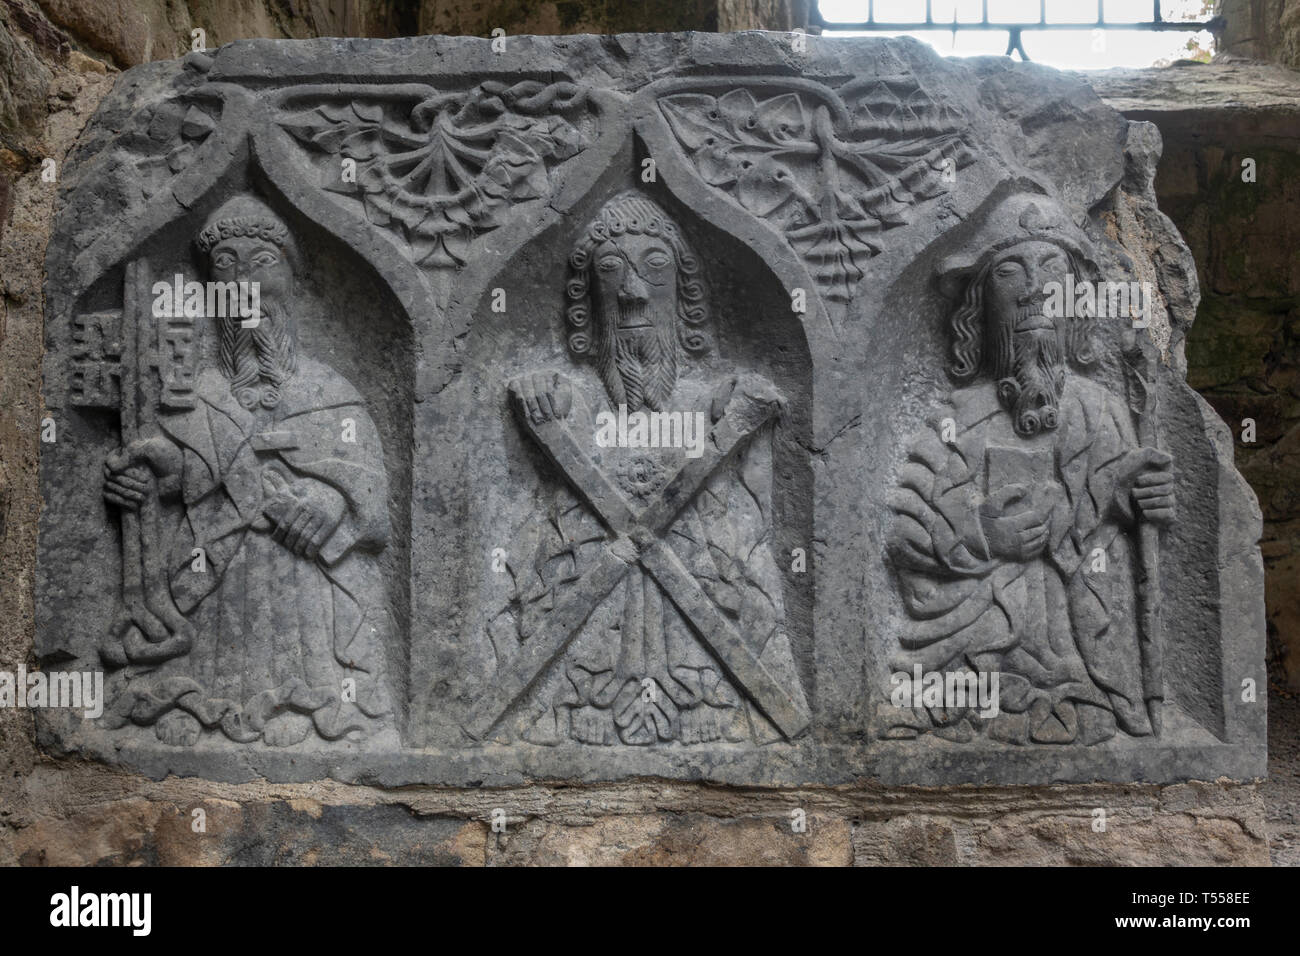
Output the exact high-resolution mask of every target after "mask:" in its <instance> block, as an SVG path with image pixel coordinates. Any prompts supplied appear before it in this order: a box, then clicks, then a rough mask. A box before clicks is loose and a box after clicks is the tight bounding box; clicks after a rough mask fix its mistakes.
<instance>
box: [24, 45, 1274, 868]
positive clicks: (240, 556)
mask: <svg viewBox="0 0 1300 956" xmlns="http://www.w3.org/2000/svg"><path fill="white" fill-rule="evenodd" d="M792 42H793V41H792V40H791V38H788V37H786V38H782V37H777V36H771V35H769V36H762V35H741V36H736V37H731V38H722V37H712V36H697V35H689V36H669V37H660V36H623V37H618V38H615V39H614V40H612V41H609V40H601V39H597V38H593V37H577V38H570V39H561V38H550V39H547V38H532V37H522V38H511V39H510V40H509V41H508V45H507V48H506V53H505V54H501V53H496V52H493V50H492V48H491V47H490V45H489V44H488V43H487V41H480V40H472V39H459V40H457V39H449V38H421V39H419V40H409V41H397V42H393V43H390V44H384V43H363V42H348V41H319V42H312V43H303V44H285V43H281V44H275V43H263V42H254V43H237V44H233V45H231V46H228V47H225V48H223V49H222V50H221V51H219V52H218V53H217V54H216V55H215V56H214V57H212V58H211V59H209V58H206V57H192V58H190V59H189V60H188V61H187V64H186V65H184V66H182V65H181V64H176V63H171V64H157V65H153V66H150V67H147V68H141V69H138V70H133V71H131V72H129V73H127V74H124V75H123V77H122V78H121V79H120V80H119V81H118V84H117V86H116V87H115V91H114V93H113V95H112V96H111V97H110V98H109V99H108V100H107V101H106V102H105V104H104V105H103V106H102V108H101V110H100V113H99V114H98V117H97V119H96V120H95V121H94V122H93V123H92V124H91V126H90V128H88V129H87V131H86V132H85V134H83V137H82V140H81V145H80V146H79V150H78V152H77V154H75V155H74V157H73V161H72V162H71V163H69V167H70V169H69V173H68V175H67V176H66V177H65V180H64V187H63V192H62V194H61V212H60V214H59V219H58V225H57V229H56V235H55V237H54V239H53V241H52V242H51V245H50V252H49V257H48V260H47V271H48V276H49V279H48V284H47V287H46V303H47V346H48V353H47V361H46V368H45V371H46V392H45V394H46V404H47V407H48V408H49V409H50V415H51V416H52V417H53V419H54V420H55V422H56V424H57V426H58V430H59V433H58V434H59V437H58V440H57V441H56V442H54V443H52V444H49V445H46V446H45V447H44V449H43V451H44V455H43V462H42V469H43V471H42V482H43V490H44V496H45V502H46V510H45V512H44V514H43V517H42V538H41V559H40V568H39V579H38V596H39V598H38V611H39V615H38V631H37V642H36V650H37V654H38V657H40V659H42V660H43V661H45V662H46V663H47V667H49V668H51V669H53V668H59V669H65V670H67V669H76V668H98V667H100V666H104V667H106V668H107V669H108V671H109V681H108V684H109V693H110V697H111V700H110V704H109V708H108V711H107V712H106V715H105V717H104V718H103V719H100V720H98V721H85V722H83V721H81V720H80V719H78V718H77V717H75V716H73V715H72V714H70V713H69V712H66V711H64V712H50V713H42V714H41V717H42V720H41V733H42V741H43V743H44V745H45V746H46V747H47V748H48V749H50V750H51V751H52V752H55V753H62V752H67V751H76V752H81V753H84V754H87V755H91V756H94V757H96V758H98V759H103V760H108V761H110V762H113V763H120V764H123V765H125V766H128V767H132V768H137V769H140V770H143V771H145V772H146V773H148V774H150V775H154V776H161V775H163V774H165V773H167V772H172V773H178V774H197V775H200V776H203V777H206V778H209V779H214V780H242V779H251V778H254V777H257V776H262V777H266V778H268V779H271V780H283V781H294V780H315V779H321V778H324V777H334V778H336V779H340V780H357V781H364V782H374V783H379V784H384V785H394V784H404V783H410V782H418V781H424V782H435V783H452V784H477V783H480V782H486V783H489V784H510V783H518V782H521V781H526V780H530V779H539V778H560V777H563V778H570V779H581V780H600V779H617V778H621V777H626V776H639V775H651V776H661V777H685V778H692V779H697V778H698V779H707V780H720V781H728V782H735V783H755V784H764V785H772V784H786V785H791V784H794V785H797V784H800V783H807V782H828V783H836V782H841V781H847V780H852V779H859V778H868V779H880V780H883V781H886V782H888V783H893V784H906V783H920V784H934V783H968V782H974V783H998V782H1003V783H1047V782H1055V781H1087V780H1135V781H1175V780H1182V779H1188V778H1202V779H1205V778H1215V777H1219V776H1227V777H1233V778H1249V777H1253V776H1257V775H1259V774H1261V773H1262V768H1263V757H1264V741H1263V733H1264V707H1265V704H1264V693H1263V690H1264V675H1263V667H1262V662H1263V649H1262V637H1263V614H1262V576H1261V570H1260V563H1259V553H1258V550H1257V548H1256V546H1255V542H1256V540H1257V537H1258V523H1259V514H1258V509H1257V507H1256V506H1255V504H1254V500H1253V497H1252V496H1251V495H1250V492H1249V491H1248V489H1246V487H1245V485H1244V483H1242V481H1241V480H1240V478H1239V477H1238V476H1237V474H1236V473H1235V471H1234V470H1233V468H1232V456H1231V443H1230V440H1229V439H1228V438H1227V437H1226V431H1225V429H1224V427H1223V425H1222V423H1221V422H1219V421H1218V419H1217V418H1216V417H1215V416H1214V414H1213V412H1211V411H1209V409H1208V407H1207V406H1205V405H1204V403H1203V402H1201V401H1200V399H1199V398H1198V397H1197V396H1196V395H1195V393H1193V392H1191V391H1190V389H1188V388H1187V387H1186V385H1185V384H1184V382H1183V380H1182V369H1183V366H1182V359H1181V350H1182V343H1183V338H1184V336H1185V334H1186V331H1187V328H1188V326H1189V324H1190V322H1191V320H1192V317H1193V315H1194V313H1195V308H1196V298H1197V292H1196V283H1195V272H1194V269H1193V268H1192V267H1191V265H1190V257H1189V255H1188V253H1187V250H1186V247H1185V246H1184V245H1183V244H1182V242H1181V240H1180V239H1179V238H1178V236H1177V233H1176V232H1175V231H1174V230H1173V228H1172V226H1171V225H1170V224H1169V222H1168V220H1167V219H1165V218H1164V217H1163V216H1162V215H1161V214H1160V213H1159V211H1158V210H1157V209H1156V208H1155V205H1154V193H1153V191H1152V189H1151V177H1152V174H1153V172H1154V162H1155V159H1156V157H1157V156H1158V155H1159V143H1158V136H1156V135H1155V134H1154V131H1153V129H1152V128H1151V127H1149V126H1147V125H1144V124H1132V123H1128V122H1127V121H1125V120H1124V119H1123V118H1122V117H1120V116H1119V115H1118V114H1116V113H1114V112H1113V111H1111V110H1110V109H1108V108H1106V107H1105V106H1103V105H1102V104H1101V102H1100V101H1099V100H1098V99H1097V98H1096V96H1095V94H1093V93H1092V91H1091V90H1090V89H1088V88H1087V86H1086V85H1084V84H1082V83H1081V82H1079V81H1078V80H1077V79H1071V78H1069V77H1066V76H1063V75H1061V74H1058V73H1055V72H1053V71H1050V70H1044V69H1041V68H1037V67H1034V66H1032V65H1011V64H1009V63H1007V62H1006V61H1003V60H976V61H972V62H970V63H968V64H961V63H956V62H951V61H942V60H939V59H938V58H936V57H935V56H934V55H933V54H932V53H930V52H929V51H928V50H927V49H926V48H923V47H921V46H920V45H918V44H915V43H909V42H885V41H826V40H820V39H818V40H813V39H808V40H807V41H806V42H807V48H806V50H804V51H800V50H798V49H795V48H794V47H792V46H791V43H792ZM800 42H803V41H800ZM506 56H508V59H502V57H506ZM504 64H508V66H506V67H505V68H506V70H507V73H508V72H509V71H515V75H513V76H507V77H506V78H503V75H504V74H503V72H502V70H503V65H504ZM323 78H327V79H328V82H323ZM1017 270H1018V271H1017ZM176 274H181V275H182V276H183V277H184V278H186V279H213V280H222V281H224V280H233V279H256V280H257V281H259V282H261V283H262V289H263V298H262V303H263V305H264V306H265V310H264V313H263V323H262V325H259V327H258V328H256V329H247V328H241V327H240V323H239V321H238V317H236V318H235V319H234V320H230V319H221V318H218V317H216V316H213V317H211V318H210V319H206V320H205V319H203V318H202V317H199V316H188V317H187V316H184V315H180V316H158V315H156V314H155V309H154V308H153V303H154V300H155V298H156V297H157V295H158V293H157V292H156V291H155V289H154V283H155V282H156V281H158V280H160V279H163V280H169V279H170V278H171V277H172V276H174V275H176ZM1067 274H1068V275H1069V276H1070V280H1071V281H1073V282H1083V281H1096V280H1110V281H1116V282H1120V281H1123V282H1130V281H1131V282H1148V283H1149V284H1150V286H1151V288H1152V289H1153V290H1154V302H1153V306H1152V310H1151V315H1150V323H1149V326H1150V327H1149V328H1147V329H1144V330H1139V331H1138V332H1137V336H1136V337H1135V336H1133V334H1132V330H1131V328H1130V326H1131V322H1129V321H1126V320H1125V321H1121V320H1120V319H1117V318H1112V319H1108V320H1106V321H1095V322H1070V323H1068V324H1067V323H1066V320H1065V319H1060V320H1058V321H1057V322H1056V324H1055V327H1053V323H1052V322H1050V321H1048V320H1047V319H1046V318H1045V317H1042V318H1040V316H1041V312H1042V310H1041V308H1039V309H1037V310H1035V309H1032V308H1031V309H1028V310H1023V309H1022V305H1023V304H1024V303H1020V301H1019V300H1020V299H1021V298H1022V297H1024V296H1025V295H1029V300H1028V301H1029V304H1030V305H1033V304H1034V302H1037V303H1039V305H1040V306H1041V298H1042V292H1043V285H1042V283H1043V282H1044V281H1047V280H1049V279H1052V278H1060V279H1064V278H1065V277H1066V275H1067ZM1015 323H1025V328H1024V329H1022V330H1020V332H1018V333H1016V334H1012V332H1011V331H1010V330H1011V329H1012V328H1013V327H1014V324H1015ZM1034 323H1039V324H1040V325H1041V328H1035V327H1034ZM999 330H1004V331H1005V334H1006V337H1007V340H1008V341H1007V344H1005V345H1004V346H1003V348H1004V351H1003V352H1001V353H999V352H998V351H997V343H998V342H1000V341H1002V340H1001V339H998V338H997V337H996V333H998V332H999ZM954 333H955V338H954ZM1058 340H1059V342H1060V343H1061V348H1060V354H1059V355H1058V354H1057V350H1056V349H1055V347H1053V346H1051V345H1050V344H1044V343H1051V342H1056V341H1058ZM1136 343H1142V346H1141V347H1136ZM1031 347H1032V348H1035V349H1040V352H1039V353H1038V358H1037V359H1033V360H1031V359H1029V358H1027V356H1028V355H1030V354H1031V353H1030V352H1022V351H1021V350H1022V349H1029V348H1031ZM1040 369H1041V370H1042V371H1039V370H1040ZM123 396H125V400H124V399H123ZM620 405H621V406H626V407H627V408H628V409H629V411H630V412H632V413H644V412H645V411H647V410H649V411H655V412H678V413H681V414H682V415H683V416H684V417H683V418H682V421H686V422H692V423H693V422H694V421H695V420H696V416H697V415H698V420H699V421H701V422H702V432H705V433H707V434H708V438H707V440H706V441H705V442H704V443H703V444H702V445H701V446H699V452H700V454H699V455H698V456H695V455H694V454H691V453H688V451H689V449H688V448H683V447H670V448H654V449H635V448H627V447H612V448H611V447H607V445H606V444H605V443H602V442H601V441H598V440H596V433H597V430H598V428H599V426H600V425H601V423H602V419H601V418H600V417H598V416H600V415H601V413H610V412H616V411H617V409H618V408H619V406H620ZM948 419H951V422H948V421H946V420H948ZM949 425H951V429H950V428H949ZM678 437H681V433H680V432H679V433H678ZM1157 448H1158V449H1159V450H1157ZM119 449H123V450H119ZM106 476H107V483H105V478H106ZM1017 485H1019V486H1023V487H1020V488H1017V487H1015V486H1017ZM105 495H106V497H107V501H108V503H109V507H107V508H105V507H104V506H103V505H101V504H100V501H101V500H102V496H105ZM1171 499H1176V501H1177V514H1178V517H1176V518H1175V517H1174V515H1173V512H1172V507H1171V506H1172V501H1171ZM88 548H91V549H94V551H95V553H96V554H97V555H99V556H100V558H99V560H97V561H96V562H94V563H89V562H86V561H85V560H84V559H82V558H81V556H82V554H84V552H85V551H86V549H88ZM195 548H199V549H201V553H200V554H198V555H196V554H195ZM196 559H201V561H200V562H199V564H198V565H196V564H195V563H194V562H195V560H196ZM1147 580H1149V581H1150V582H1151V583H1150V584H1149V585H1144V584H1143V583H1142V582H1143V581H1147ZM913 666H919V667H921V668H922V670H923V671H927V672H947V673H953V674H955V673H966V672H969V673H971V674H972V675H973V676H978V675H986V676H991V675H992V674H994V673H996V674H999V675H1000V676H1001V678H1002V684H1001V687H1002V693H1003V696H1002V698H1001V708H1002V709H1001V712H1000V713H999V714H997V715H996V716H992V717H991V719H989V718H987V717H981V716H979V715H977V714H974V713H972V712H971V709H970V708H963V707H960V706H950V707H946V708H945V707H935V706H932V705H930V704H929V703H928V702H923V703H925V706H920V707H906V708H900V707H898V706H895V702H894V701H891V691H892V690H894V689H895V686H896V683H897V682H896V681H891V674H893V673H895V672H902V673H909V674H910V673H911V668H912V667H913ZM1243 682H1253V684H1254V685H1255V687H1256V690H1255V693H1254V695H1249V694H1243V692H1242V688H1243ZM539 839H541V840H543V842H544V837H539ZM741 842H743V839H742V840H741ZM942 843H943V841H942V840H939V841H937V842H936V844H935V846H936V847H939V846H941V845H942ZM740 852H741V851H740V850H737V853H740ZM935 852H940V850H938V849H936V851H935Z"/></svg>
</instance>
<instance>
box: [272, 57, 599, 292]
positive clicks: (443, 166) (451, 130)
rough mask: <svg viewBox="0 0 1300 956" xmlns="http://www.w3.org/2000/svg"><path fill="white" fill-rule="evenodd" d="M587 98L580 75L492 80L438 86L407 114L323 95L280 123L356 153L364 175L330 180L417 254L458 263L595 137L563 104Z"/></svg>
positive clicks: (314, 144)
mask: <svg viewBox="0 0 1300 956" xmlns="http://www.w3.org/2000/svg"><path fill="white" fill-rule="evenodd" d="M584 105H585V99H584V97H583V95H582V93H581V92H580V91H579V90H578V89H577V88H576V87H574V86H573V84H571V83H564V82H560V83H552V84H549V85H547V84H543V83H540V82H537V81H525V82H522V83H517V84H515V85H513V86H505V85H504V84H501V83H496V82H489V83H483V84H480V85H479V86H478V87H475V88H474V89H472V90H469V91H467V92H463V93H434V94H432V95H430V96H429V97H427V98H426V99H425V100H423V101H422V102H420V103H418V104H417V105H415V106H414V108H412V109H410V111H409V113H407V114H406V115H397V111H395V110H393V109H392V108H391V107H386V106H385V105H384V104H382V103H379V102H373V101H362V100H353V101H350V102H347V103H341V104H340V103H333V102H330V103H322V104H320V105H317V106H315V107H314V108H312V109H310V110H306V111H303V112H300V113H296V114H293V115H290V116H287V117H285V118H283V119H281V120H280V125H281V126H282V127H283V128H284V129H285V130H287V131H288V132H289V133H290V134H292V135H293V136H294V137H295V138H296V139H298V140H299V141H300V142H302V143H304V144H305V145H307V146H308V147H310V148H312V149H315V150H318V151H320V152H323V153H328V154H332V155H337V156H341V157H344V158H347V159H352V160H354V161H355V162H356V182H355V183H352V182H345V181H343V180H341V179H340V180H336V181H334V182H331V183H330V184H329V185H327V186H326V188H328V189H330V190H331V191H334V192H338V193H343V194H345V195H351V196H354V197H356V198H358V199H360V201H361V203H362V206H363V209H364V214H365V216H366V218H367V220H368V221H370V222H371V223H373V224H375V225H377V226H380V227H382V228H388V229H391V230H394V231H396V232H397V233H398V234H399V235H401V236H402V238H403V239H404V240H405V241H406V242H407V243H408V245H409V246H410V248H411V250H412V254H413V256H414V257H415V260H416V261H417V262H421V263H425V264H428V265H432V266H438V267H456V266H459V265H462V264H463V263H464V262H465V261H466V257H467V254H468V246H469V243H470V242H471V241H472V239H473V237H474V236H475V235H476V234H477V233H479V232H482V231H486V230H490V229H493V228H496V226H498V225H499V224H500V221H501V220H502V218H503V216H504V214H505V213H506V211H507V210H508V209H509V208H510V206H511V205H512V204H513V203H517V202H524V201H527V200H531V199H538V198H541V197H544V196H546V195H548V194H549V193H550V191H551V177H550V170H551V168H552V167H553V166H555V165H556V164H558V163H560V162H563V161H565V160H567V159H570V158H572V157H573V156H574V155H576V154H577V153H578V152H579V151H581V150H582V149H583V148H584V147H585V145H586V142H587V139H586V137H585V136H584V134H583V132H582V130H581V129H580V128H579V127H577V126H575V125H574V124H573V123H571V122H570V121H569V120H568V119H566V118H565V117H564V116H562V115H559V114H560V113H570V114H574V113H576V112H577V111H578V110H580V109H581V108H583V107H584Z"/></svg>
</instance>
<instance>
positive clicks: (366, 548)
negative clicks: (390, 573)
mask: <svg viewBox="0 0 1300 956" xmlns="http://www.w3.org/2000/svg"><path fill="white" fill-rule="evenodd" d="M196 246H197V249H198V252H199V253H200V256H201V258H202V259H203V260H204V262H205V264H206V265H207V267H208V272H209V277H210V279H211V280H213V281H218V282H250V283H251V282H256V283H258V287H259V290H260V300H261V315H260V317H259V318H256V319H253V320H247V321H245V320H243V319H241V317H240V316H238V315H235V316H231V317H228V318H226V317H223V318H215V317H209V321H210V322H212V323H214V327H213V328H211V329H210V330H209V331H210V333H211V334H212V335H213V336H214V337H215V342H216V349H215V350H214V351H215V356H214V359H215V360H214V361H211V362H208V363H206V364H204V365H202V366H201V367H200V368H199V369H198V371H197V374H196V375H195V376H194V381H193V393H194V400H193V401H192V403H191V404H192V407H190V408H182V409H175V408H173V409H168V408H165V407H164V408H160V409H159V410H158V412H157V420H156V422H154V423H153V424H152V427H151V428H150V429H149V430H148V433H147V434H145V433H142V434H141V435H140V436H139V437H138V438H136V439H135V440H133V441H131V442H130V443H129V444H128V445H127V446H126V447H124V448H123V449H121V450H120V451H119V452H117V453H115V454H114V455H112V456H110V458H109V460H108V462H107V463H106V466H105V473H106V482H105V486H104V493H105V497H106V498H107V500H108V501H109V502H110V504H112V505H113V506H115V507H117V508H118V509H121V511H122V512H123V524H124V528H125V527H126V526H127V525H128V519H130V521H131V522H134V521H135V520H136V517H137V515H138V516H139V519H140V520H141V522H142V523H141V527H142V528H145V529H146V531H145V534H144V536H143V537H144V540H143V541H142V544H143V546H144V551H145V553H146V555H145V560H144V565H145V581H144V583H143V586H142V590H143V591H144V594H143V596H139V595H136V596H135V597H134V599H133V596H132V595H131V594H127V595H126V599H127V600H126V603H127V607H128V611H129V612H130V617H129V618H128V619H127V620H126V621H124V622H123V625H122V626H121V627H120V628H119V629H117V630H115V632H114V633H113V634H112V635H111V637H110V638H109V640H108V641H107V642H106V643H105V645H104V647H103V649H102V652H101V654H102V656H103V658H104V660H105V662H106V663H107V664H108V665H109V666H110V667H112V668H115V669H116V671H117V676H116V681H117V683H118V685H119V686H118V695H117V700H116V702H115V704H113V705H112V711H113V714H114V715H115V716H116V718H117V719H118V720H119V721H122V722H124V721H125V720H128V719H129V720H132V721H134V722H136V723H138V724H146V725H147V724H152V725H154V727H155V730H156V734H157V736H158V738H159V739H161V740H162V741H164V742H166V743H169V744H174V745H193V744H194V743H196V742H197V741H198V740H199V738H200V737H201V736H202V735H203V734H204V732H205V731H208V730H211V731H217V730H219V731H220V732H222V733H224V734H225V735H226V736H227V737H229V738H230V739H231V740H234V741H237V742H243V743H247V742H252V741H256V740H262V741H264V742H265V743H266V744H268V745H272V746H288V745H292V744H296V743H298V742H300V741H303V740H304V739H306V738H307V737H308V736H309V735H310V734H312V733H313V732H314V733H315V734H317V735H319V736H320V737H322V738H324V739H327V740H337V739H341V738H344V737H347V738H349V739H357V738H360V737H364V736H366V735H369V734H371V733H374V732H376V731H378V730H380V729H381V728H383V727H385V726H386V724H387V720H386V715H388V714H389V713H390V712H391V707H390V703H389V697H388V691H387V688H386V682H385V675H384V667H383V651H382V641H383V638H384V629H385V628H386V627H387V620H388V616H387V612H386V610H385V601H384V593H385V591H384V586H383V582H382V579H381V577H380V570H379V567H378V564H377V562H376V558H375V555H376V553H377V552H379V551H380V550H382V549H383V548H384V547H385V546H386V545H387V543H388V539H389V518H388V504H387V498H388V491H387V477H386V473H385V470H384V464H383V451H382V448H381V446H380V440H379V432H378V431H377V430H376V428H375V425H374V422H373V421H372V420H371V418H370V416H369V414H368V413H367V411H366V408H365V403H364V402H363V401H362V399H361V396H360V395H359V394H358V393H357V392H356V390H355V389H354V388H353V387H352V386H351V385H350V384H349V383H348V382H347V381H346V380H345V379H344V378H343V377H342V376H340V375H339V374H338V373H337V372H336V371H334V370H333V369H332V368H330V367H329V366H327V365H324V364H323V363H320V362H317V361H315V360H313V359H311V358H309V357H308V356H306V355H303V354H302V353H301V352H300V351H299V349H298V346H297V329H296V322H297V321H298V320H299V319H308V320H309V319H310V316H302V315H300V314H299V313H298V312H296V310H295V298H294V282H295V278H296V273H297V271H298V251H297V246H296V243H295V241H294V238H293V236H292V235H291V233H290V231H289V228H288V226H287V225H286V224H285V223H284V221H283V220H282V219H280V217H278V216H277V215H276V214H275V213H274V212H272V210H271V209H270V208H269V207H267V206H266V205H265V204H264V203H262V202H261V201H259V200H257V199H255V198H253V197H251V196H239V197H236V198H234V199H232V200H230V201H229V202H227V203H226V204H225V205H224V206H222V207H221V208H220V209H219V210H218V211H217V212H216V213H215V215H213V217H212V218H211V220H210V221H209V222H208V223H207V224H206V225H205V227H204V228H203V229H202V231H201V232H200V233H199V234H198V236H197V239H196ZM146 513H149V514H150V515H151V517H150V521H152V522H154V524H152V525H146V524H144V517H145V514H146ZM124 540H125V542H126V543H125V547H126V549H127V554H126V559H127V561H128V562H129V561H130V560H131V559H132V554H131V549H132V548H133V547H134V544H133V542H132V540H131V536H130V534H128V533H126V532H125V531H124ZM196 549H199V550H196ZM197 554H201V556H202V560H201V561H199V562H196V561H195V556H196V555H197ZM159 620H162V621H164V622H166V623H167V624H168V627H170V628H171V630H172V632H173V633H172V635H171V636H170V637H168V638H167V639H166V640H163V641H155V640H154V638H153V637H151V636H150V634H151V632H153V631H154V630H156V629H157V627H156V625H157V622H158V621H159ZM151 622H152V623H151Z"/></svg>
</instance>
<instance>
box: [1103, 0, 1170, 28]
mask: <svg viewBox="0 0 1300 956" xmlns="http://www.w3.org/2000/svg"><path fill="white" fill-rule="evenodd" d="M1168 2H1169V0H1165V3H1162V4H1161V5H1160V6H1161V7H1162V8H1163V7H1165V6H1167V5H1168ZM1154 10H1155V5H1154V4H1153V3H1152V2H1151V0H1106V22H1107V23H1147V22H1149V21H1150V20H1151V19H1152V17H1153V11H1154Z"/></svg>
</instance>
